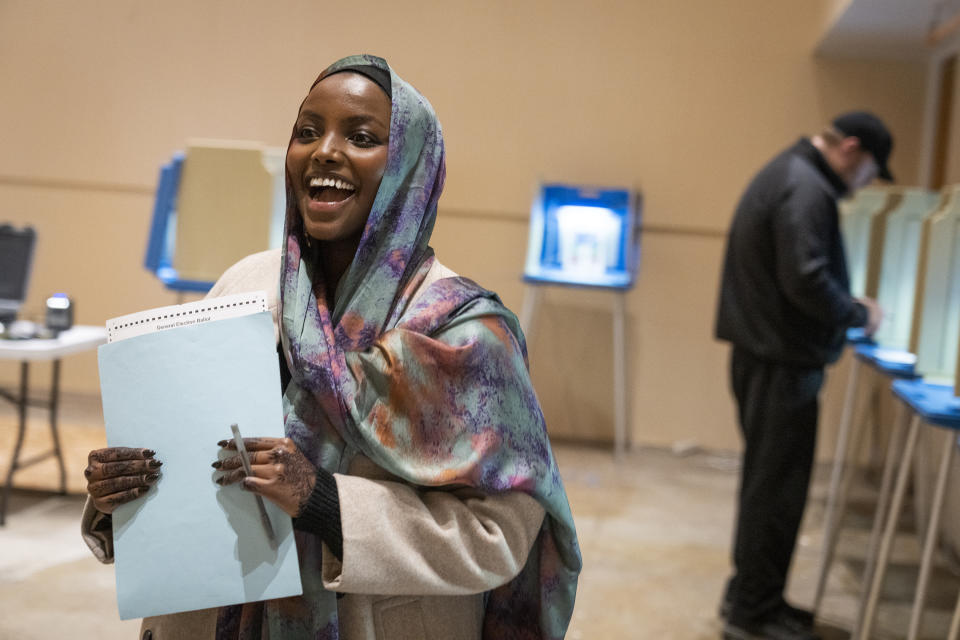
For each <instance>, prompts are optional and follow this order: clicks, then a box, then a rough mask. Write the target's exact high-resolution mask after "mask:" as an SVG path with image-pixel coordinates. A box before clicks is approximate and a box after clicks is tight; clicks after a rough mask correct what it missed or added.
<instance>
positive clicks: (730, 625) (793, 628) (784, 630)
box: [723, 611, 821, 640]
mask: <svg viewBox="0 0 960 640" xmlns="http://www.w3.org/2000/svg"><path fill="white" fill-rule="evenodd" d="M723 640H821V638H820V636H819V635H817V634H816V633H814V632H813V630H812V629H810V627H808V626H805V625H803V624H802V623H800V622H799V621H798V620H795V619H794V618H792V617H790V616H789V615H787V613H786V611H781V612H780V613H778V614H777V615H776V616H774V617H773V618H771V619H769V620H763V621H760V622H756V623H752V624H747V623H739V622H734V621H727V623H726V624H725V625H724V626H723Z"/></svg>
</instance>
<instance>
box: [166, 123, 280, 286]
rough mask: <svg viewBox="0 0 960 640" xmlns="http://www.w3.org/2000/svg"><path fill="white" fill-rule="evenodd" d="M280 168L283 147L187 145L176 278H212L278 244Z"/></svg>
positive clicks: (206, 142) (179, 199)
mask: <svg viewBox="0 0 960 640" xmlns="http://www.w3.org/2000/svg"><path fill="white" fill-rule="evenodd" d="M283 169H284V152H283V150H282V149H279V150H278V149H272V148H267V147H264V146H263V145H261V144H258V143H256V142H239V141H224V140H197V141H191V142H190V143H188V145H187V151H186V154H185V157H184V160H183V167H182V170H181V175H180V184H179V190H178V192H177V197H176V231H175V235H176V240H175V245H174V249H173V255H172V263H173V267H174V269H175V270H176V273H177V275H178V277H179V278H180V279H182V280H196V281H207V282H214V281H215V280H216V279H217V278H218V277H219V276H220V274H222V273H223V272H224V271H225V270H226V269H227V267H229V266H230V265H232V264H233V263H235V262H236V261H237V260H239V259H240V258H242V257H244V256H246V255H249V254H251V253H256V252H258V251H264V250H266V249H269V248H271V247H279V246H280V244H281V242H282V238H281V236H282V233H283V212H284V206H285V197H286V196H285V190H284V189H285V188H284V178H283Z"/></svg>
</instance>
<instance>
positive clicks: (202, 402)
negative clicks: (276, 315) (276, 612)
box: [99, 292, 302, 620]
mask: <svg viewBox="0 0 960 640" xmlns="http://www.w3.org/2000/svg"><path fill="white" fill-rule="evenodd" d="M107 329H108V336H109V342H108V344H105V345H103V346H101V347H100V348H99V364H100V390H101V395H102V398H103V415H104V421H105V423H106V428H107V443H108V445H109V446H111V447H143V448H146V449H153V450H154V451H156V458H157V459H158V460H161V461H162V462H163V467H161V469H160V479H159V480H158V481H157V483H156V484H155V485H154V486H153V487H151V488H150V490H149V491H148V492H147V494H146V496H145V497H142V498H140V499H138V500H135V501H133V502H131V503H127V504H125V505H122V506H120V507H118V508H117V509H116V510H115V511H114V512H113V538H114V556H115V558H116V578H117V601H118V605H119V609H120V618H121V619H123V620H127V619H130V618H140V617H146V616H154V615H162V614H166V613H175V612H180V611H190V610H194V609H206V608H209V607H216V606H223V605H228V604H238V603H242V602H254V601H258V600H267V599H272V598H282V597H286V596H292V595H299V594H301V593H302V586H301V583H300V569H299V565H298V562H297V548H296V544H295V542H294V538H293V527H292V522H291V519H290V516H288V515H287V514H285V513H284V512H283V511H282V510H281V509H280V508H279V507H277V506H276V505H275V504H273V503H272V502H270V501H269V500H265V501H264V502H265V504H266V509H267V514H268V516H269V519H270V521H271V523H272V526H273V530H274V532H275V534H276V539H277V546H276V548H274V547H273V546H272V545H271V544H270V542H269V541H268V538H267V535H266V533H265V531H264V525H263V523H262V522H261V519H260V513H259V511H258V507H257V503H256V500H255V496H254V495H253V494H251V493H249V492H247V491H244V490H243V489H241V488H240V486H239V485H237V484H235V485H231V486H227V487H221V486H219V485H218V484H216V482H214V480H215V478H216V477H217V476H218V475H219V473H218V472H217V471H215V470H214V469H213V468H212V467H211V466H210V463H212V462H213V461H214V460H216V459H217V458H218V454H219V453H220V447H219V446H218V445H217V442H219V441H220V440H230V439H231V438H232V434H231V430H230V425H231V424H237V425H239V427H240V430H241V432H242V433H243V434H244V435H245V436H267V437H283V436H284V431H283V415H282V408H281V402H280V372H279V364H278V361H277V351H276V347H275V344H274V334H273V324H272V321H271V318H270V313H269V312H268V311H267V305H266V294H265V293H263V292H256V293H253V294H242V295H234V296H228V297H225V298H215V299H209V300H201V301H199V302H193V303H190V304H185V305H177V306H173V307H164V308H161V309H153V310H150V311H144V312H141V313H137V314H132V315H130V316H123V317H121V318H115V319H113V320H110V321H109V322H108V323H107Z"/></svg>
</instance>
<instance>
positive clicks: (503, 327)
mask: <svg viewBox="0 0 960 640" xmlns="http://www.w3.org/2000/svg"><path fill="white" fill-rule="evenodd" d="M357 67H367V68H373V69H374V70H377V71H375V73H373V74H371V75H372V76H376V75H377V74H379V76H380V77H381V78H386V77H388V78H389V81H390V82H389V91H388V92H389V93H390V94H392V95H391V103H392V104H391V116H390V137H389V146H388V159H387V165H386V168H385V172H384V175H383V179H382V181H381V183H380V188H379V191H378V192H377V195H376V199H375V200H374V203H373V207H372V209H371V211H370V216H369V218H368V220H367V223H366V226H365V228H364V230H363V234H362V237H361V239H360V244H359V247H358V249H357V252H356V256H355V257H354V259H353V262H352V263H351V265H350V267H349V268H348V270H347V271H346V273H345V274H344V275H343V277H342V278H341V281H340V283H339V286H338V287H337V291H336V296H335V300H336V302H335V306H334V308H329V306H328V305H327V304H326V302H325V300H326V299H327V296H326V295H325V294H326V291H327V287H328V286H329V284H328V283H327V282H325V281H324V278H323V273H322V270H321V269H320V268H319V267H318V266H317V265H318V261H317V260H316V259H315V258H314V257H313V251H314V250H315V249H311V248H310V245H309V243H308V242H307V239H306V237H305V235H304V230H303V225H302V220H301V214H300V211H299V210H298V208H297V201H296V199H295V198H293V197H292V194H291V183H290V177H289V176H287V211H286V226H285V238H286V244H285V246H284V249H283V258H282V271H281V282H280V322H281V341H282V349H283V354H284V357H285V358H286V360H287V364H288V366H289V369H290V372H291V375H292V379H291V382H290V384H289V385H288V386H287V389H286V392H285V394H284V398H283V408H284V419H285V428H286V433H287V436H288V437H290V438H291V439H293V440H294V442H296V444H297V446H298V447H299V448H300V449H301V451H303V453H304V454H305V455H306V456H307V457H308V458H309V459H310V460H311V462H313V464H314V465H316V466H318V467H323V468H324V469H326V470H327V471H329V472H331V473H346V471H347V469H348V467H349V464H350V460H351V459H352V458H353V457H354V456H355V455H357V454H363V455H365V456H367V457H368V458H369V459H370V460H372V461H373V462H374V463H376V464H377V465H379V466H380V467H382V468H383V469H385V470H387V471H388V472H390V473H392V474H393V475H395V476H398V477H399V478H401V479H403V480H406V481H407V482H409V483H412V484H414V485H418V486H420V487H427V488H430V487H433V488H436V489H437V490H443V489H444V488H450V487H464V486H468V487H473V488H476V489H478V490H481V491H483V492H486V493H489V494H496V493H502V492H506V491H522V492H524V493H527V494H529V495H531V496H532V497H533V498H535V499H536V500H537V501H538V502H539V503H540V504H541V505H542V506H543V508H544V510H545V511H546V517H545V518H544V521H543V524H542V526H541V530H540V533H539V535H538V537H537V539H536V542H535V543H534V546H533V549H532V550H531V552H530V554H529V556H528V559H527V562H526V565H525V566H524V567H523V569H522V570H521V572H520V573H519V575H517V576H516V577H515V578H514V579H513V580H512V581H511V582H509V583H507V584H505V585H503V586H501V587H499V588H497V589H494V590H493V591H491V592H489V594H488V595H487V605H486V612H485V616H484V630H483V636H484V638H489V639H491V640H492V639H500V638H524V639H526V638H531V639H532V638H544V639H547V638H551V639H552V638H562V637H563V635H564V634H565V632H566V628H567V624H568V623H569V620H570V615H571V613H572V612H573V603H574V597H575V594H576V586H577V576H578V574H579V571H580V566H581V559H580V551H579V548H578V545H577V539H576V532H575V530H574V525H573V518H572V516H571V513H570V507H569V505H568V503H567V497H566V493H565V491H564V488H563V484H562V482H561V479H560V473H559V471H558V469H557V465H556V462H555V461H554V458H553V454H552V451H551V449H550V444H549V441H548V439H547V433H546V428H545V425H544V420H543V415H542V413H541V411H540V406H539V403H538V401H537V397H536V394H535V393H534V390H533V387H532V385H531V382H530V377H529V372H528V369H527V361H526V346H525V343H524V339H523V335H522V333H521V331H520V328H519V324H518V322H517V319H516V317H515V316H514V315H513V313H511V312H510V311H509V310H508V309H506V308H505V307H504V306H503V304H502V303H501V302H500V299H499V298H498V297H497V296H496V294H494V293H492V292H490V291H487V290H485V289H483V288H481V287H480V286H478V285H477V284H475V283H474V282H472V281H470V280H468V279H466V278H460V277H457V278H444V279H440V280H437V281H435V282H433V283H432V284H430V285H429V286H428V287H427V288H426V289H425V290H424V291H423V292H421V293H420V295H418V297H417V299H416V302H415V304H413V305H410V304H409V302H410V300H411V297H412V294H413V292H414V291H416V290H417V289H418V287H419V286H420V284H421V283H422V282H423V281H424V278H425V276H426V274H427V271H428V270H429V269H430V267H431V265H432V264H433V262H434V257H433V250H432V249H431V248H430V246H429V244H428V243H429V240H430V235H431V232H432V231H433V225H434V222H435V220H436V215H437V200H438V199H439V197H440V193H441V191H442V189H443V182H444V175H445V166H444V150H443V135H442V133H441V130H440V123H439V121H438V120H437V117H436V115H435V113H434V111H433V108H432V107H431V105H430V103H429V102H427V100H426V99H425V98H424V97H423V96H422V95H420V93H418V92H417V91H416V89H414V88H413V87H412V86H411V85H410V84H408V83H407V82H405V81H404V80H403V79H401V78H400V77H399V76H398V75H397V74H396V73H395V72H394V71H393V70H392V69H390V67H389V66H388V65H387V63H386V61H385V60H383V59H381V58H377V57H374V56H367V55H362V56H350V57H348V58H344V59H342V60H339V61H337V62H335V63H334V64H333V65H331V66H330V67H328V68H327V69H326V70H324V71H323V72H322V73H321V74H320V76H319V77H318V78H317V80H316V82H314V85H316V83H317V82H320V81H321V80H323V79H324V78H325V77H327V76H329V75H331V74H333V73H337V72H338V71H343V70H345V69H346V68H357ZM378 84H380V85H381V87H382V86H383V84H382V81H381V82H378ZM311 88H312V87H311ZM385 90H386V89H385ZM345 508H349V505H346V506H345ZM297 549H298V552H299V556H300V570H301V577H302V581H303V588H304V593H303V595H302V596H300V597H296V598H286V599H282V600H271V601H267V602H264V603H256V604H254V605H244V606H243V607H232V608H227V609H231V610H232V612H231V613H230V614H229V615H228V614H227V612H226V611H224V612H221V616H220V624H219V627H220V628H219V629H218V634H217V635H218V637H221V638H226V637H234V638H236V637H241V638H246V637H261V636H263V637H270V638H284V639H287V638H324V639H331V640H332V639H335V638H338V637H339V635H338V631H337V629H338V624H337V604H336V603H337V601H336V594H334V593H332V592H330V591H326V590H324V588H323V586H322V581H321V572H320V570H321V553H322V552H321V542H320V539H319V537H317V536H315V535H308V534H303V533H300V532H298V533H297Z"/></svg>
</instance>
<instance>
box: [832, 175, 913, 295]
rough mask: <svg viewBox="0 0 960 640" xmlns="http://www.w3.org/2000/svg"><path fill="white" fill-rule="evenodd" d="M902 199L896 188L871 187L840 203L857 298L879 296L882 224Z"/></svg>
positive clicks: (841, 225) (852, 280) (851, 277)
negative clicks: (878, 282)
mask: <svg viewBox="0 0 960 640" xmlns="http://www.w3.org/2000/svg"><path fill="white" fill-rule="evenodd" d="M900 198H901V193H900V191H899V190H898V189H896V188H891V187H868V188H865V189H860V190H859V191H857V192H856V193H855V194H854V195H853V197H852V198H850V199H847V200H843V201H841V203H840V231H841V233H842V234H843V244H844V249H845V250H846V257H847V270H848V271H849V273H850V291H851V293H853V295H854V296H857V297H861V296H869V297H871V298H875V297H876V296H877V281H878V280H879V272H880V262H881V261H880V258H881V253H882V251H883V237H884V233H883V225H884V223H885V219H886V214H888V213H889V212H890V211H892V210H893V209H894V208H895V207H896V206H897V204H899V202H900Z"/></svg>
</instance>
